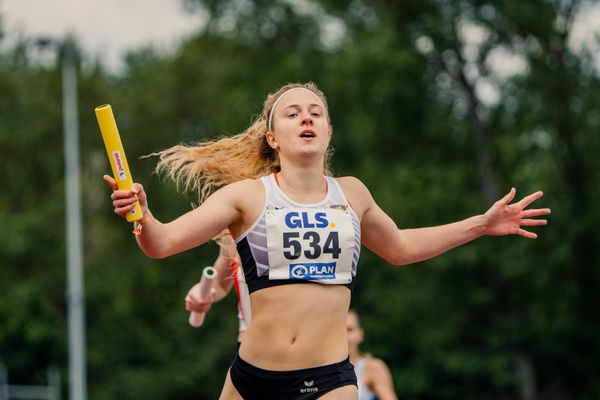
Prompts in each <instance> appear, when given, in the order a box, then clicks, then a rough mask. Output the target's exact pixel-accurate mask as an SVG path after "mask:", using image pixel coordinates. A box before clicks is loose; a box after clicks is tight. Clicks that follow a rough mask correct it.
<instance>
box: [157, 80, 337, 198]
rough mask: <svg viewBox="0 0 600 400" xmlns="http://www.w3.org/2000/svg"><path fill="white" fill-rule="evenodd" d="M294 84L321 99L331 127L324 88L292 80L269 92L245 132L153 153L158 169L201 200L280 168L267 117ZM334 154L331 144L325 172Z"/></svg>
mask: <svg viewBox="0 0 600 400" xmlns="http://www.w3.org/2000/svg"><path fill="white" fill-rule="evenodd" d="M293 88H305V89H308V90H310V91H311V92H313V93H314V94H316V95H317V96H318V97H319V98H320V99H321V101H322V102H323V105H324V106H325V110H326V115H327V121H328V122H329V126H330V127H331V121H330V119H329V112H328V108H327V100H326V99H325V95H324V94H323V92H321V91H320V90H319V89H318V88H317V86H316V85H315V84H314V83H312V82H309V83H289V84H287V85H284V86H282V87H281V88H279V90H277V91H275V92H273V93H270V94H269V95H268V96H267V99H266V100H265V102H264V106H263V110H262V113H261V114H260V115H259V116H258V117H257V118H256V119H255V120H254V122H253V123H252V125H250V127H248V128H247V129H246V130H245V131H244V132H242V133H239V134H237V135H235V136H232V137H222V138H220V139H215V140H206V141H203V142H199V143H196V144H195V145H193V146H187V145H177V146H173V147H171V148H168V149H165V150H162V151H159V152H157V153H152V154H151V155H152V156H158V157H159V158H160V159H159V161H158V163H157V165H156V168H155V171H156V172H157V173H159V174H161V173H162V174H164V175H166V176H167V177H168V178H170V179H172V180H173V181H174V182H175V183H176V184H177V188H178V190H182V191H185V192H187V191H195V192H197V193H198V198H199V202H200V203H202V202H203V201H204V200H205V199H206V197H208V196H209V195H210V194H211V193H212V192H213V191H214V190H216V189H217V188H219V187H221V186H225V185H227V184H230V183H233V182H237V181H240V180H242V179H256V178H259V177H261V176H265V175H269V174H271V173H273V172H278V171H279V170H280V165H279V157H278V154H277V152H276V151H275V150H274V149H273V148H271V146H269V144H268V143H267V139H266V133H267V130H268V128H267V120H268V116H269V113H270V112H271V108H273V105H274V104H275V102H276V101H277V99H278V98H279V97H280V96H281V95H282V94H283V93H285V92H286V91H288V90H290V89H293ZM332 154H333V151H332V150H331V146H330V147H329V148H328V149H327V152H326V154H325V162H324V165H323V172H324V173H325V174H326V175H331V171H330V169H329V160H330V158H331V155H332Z"/></svg>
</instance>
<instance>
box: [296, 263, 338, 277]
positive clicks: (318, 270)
mask: <svg viewBox="0 0 600 400" xmlns="http://www.w3.org/2000/svg"><path fill="white" fill-rule="evenodd" d="M335 264H336V263H335V262H330V263H305V264H290V279H301V280H305V281H312V280H319V279H335V267H336V265H335Z"/></svg>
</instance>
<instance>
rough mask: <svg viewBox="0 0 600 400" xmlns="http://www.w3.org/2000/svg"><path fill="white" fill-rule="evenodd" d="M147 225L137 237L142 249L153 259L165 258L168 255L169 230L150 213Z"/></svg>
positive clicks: (148, 211)
mask: <svg viewBox="0 0 600 400" xmlns="http://www.w3.org/2000/svg"><path fill="white" fill-rule="evenodd" d="M146 212H147V213H148V219H147V221H146V223H145V224H144V225H143V226H142V227H141V228H142V230H141V232H140V233H139V234H137V235H136V236H135V238H136V241H137V243H138V246H140V249H142V251H143V252H144V254H146V255H147V256H148V257H151V258H165V257H167V256H168V254H167V246H166V243H165V238H167V237H168V228H167V226H166V224H163V223H162V222H160V221H159V220H157V219H156V218H154V216H153V215H152V213H150V210H147V211H146Z"/></svg>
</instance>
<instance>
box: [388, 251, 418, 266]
mask: <svg viewBox="0 0 600 400" xmlns="http://www.w3.org/2000/svg"><path fill="white" fill-rule="evenodd" d="M386 261H387V262H389V263H390V264H392V265H394V266H396V267H401V266H404V265H408V264H411V263H412V261H411V260H410V259H408V258H407V257H406V256H404V255H403V254H402V253H398V254H393V255H392V256H390V257H388V258H387V259H386Z"/></svg>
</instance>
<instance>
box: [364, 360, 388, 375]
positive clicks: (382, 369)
mask: <svg viewBox="0 0 600 400" xmlns="http://www.w3.org/2000/svg"><path fill="white" fill-rule="evenodd" d="M366 360H367V363H366V366H365V369H366V370H367V371H368V372H369V373H370V374H371V373H372V374H375V375H379V374H382V373H389V370H390V369H389V368H388V366H387V364H386V363H385V362H384V361H383V360H381V359H379V358H375V357H369V358H367V359H366Z"/></svg>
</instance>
